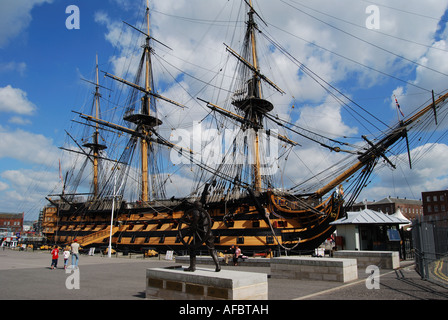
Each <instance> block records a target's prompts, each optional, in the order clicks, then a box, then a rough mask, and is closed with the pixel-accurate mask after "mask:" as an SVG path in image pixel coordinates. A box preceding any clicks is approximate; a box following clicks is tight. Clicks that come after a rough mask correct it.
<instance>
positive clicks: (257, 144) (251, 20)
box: [249, 0, 261, 192]
mask: <svg viewBox="0 0 448 320" xmlns="http://www.w3.org/2000/svg"><path fill="white" fill-rule="evenodd" d="M249 5H250V11H249V28H250V41H251V43H252V61H253V66H254V68H255V70H256V71H257V72H254V73H253V77H252V79H253V80H252V81H253V83H254V87H255V88H254V89H255V96H256V97H261V82H260V79H259V78H258V76H257V73H258V72H259V68H258V57H257V47H256V39H255V27H256V25H255V22H254V13H255V11H254V9H253V7H252V0H249ZM251 120H252V121H253V122H256V121H257V119H256V116H255V114H252V119H251ZM254 151H255V164H254V169H253V175H254V189H255V191H258V192H260V191H261V170H260V141H259V136H258V130H255V135H254Z"/></svg>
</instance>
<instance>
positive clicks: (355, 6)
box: [0, 0, 448, 220]
mask: <svg viewBox="0 0 448 320" xmlns="http://www.w3.org/2000/svg"><path fill="white" fill-rule="evenodd" d="M74 4H75V5H76V6H77V8H78V9H79V20H78V19H77V16H76V11H71V10H67V9H70V7H69V6H70V5H74ZM254 4H255V8H256V10H257V12H258V13H259V15H260V16H261V17H262V18H263V19H264V21H266V24H267V25H266V24H264V23H259V27H260V29H261V31H262V32H263V33H264V34H266V35H268V36H269V37H270V38H272V39H276V41H278V42H279V43H282V45H283V46H284V48H285V49H287V50H288V52H290V53H291V54H292V55H293V56H294V57H295V59H296V61H300V63H303V64H304V65H306V66H307V67H308V68H309V69H311V70H312V71H313V72H315V74H316V75H318V76H319V77H320V78H322V79H325V81H327V82H328V83H331V84H332V85H333V86H335V87H336V88H338V89H339V90H340V91H341V92H343V93H344V94H346V95H347V96H349V97H350V98H351V99H352V100H353V101H356V103H357V104H359V105H361V106H362V107H363V108H364V109H366V110H368V111H369V112H370V113H372V114H374V115H375V116H376V117H378V118H380V119H381V121H382V122H383V123H386V124H387V125H390V124H392V123H393V122H395V121H397V111H396V106H395V101H394V98H393V97H394V96H396V97H397V99H398V100H399V103H400V106H401V108H402V111H403V112H404V113H405V114H410V113H411V112H413V111H414V110H415V109H416V108H418V107H419V106H420V105H421V104H422V103H424V102H425V101H427V100H428V99H430V97H431V90H434V91H435V92H436V95H438V94H441V93H443V92H444V91H445V90H446V89H448V64H447V61H448V43H447V41H448V28H446V26H447V23H448V13H447V9H448V4H447V3H446V1H444V0H428V1H424V2H423V1H417V0H412V1H408V0H395V1H393V2H391V1H385V0H375V1H364V0H362V1H361V0H338V1H330V0H313V1H311V0H274V1H273V0H257V1H254ZM145 5H146V0H142V1H131V0H102V1H87V0H78V1H68V0H37V1H36V0H15V1H9V0H0V212H25V219H30V220H31V219H36V218H37V215H38V213H39V210H40V209H41V208H42V207H43V206H44V205H45V204H46V201H45V196H46V195H47V194H50V193H53V192H56V193H57V192H60V189H61V183H60V178H59V163H60V160H61V159H64V156H63V155H62V152H61V150H59V149H58V147H60V146H63V145H64V143H66V139H67V136H66V134H65V131H64V130H65V129H68V128H70V127H71V126H72V125H73V124H72V123H71V122H70V120H71V119H73V118H75V116H74V115H73V113H71V110H80V109H82V108H83V106H84V105H85V104H86V101H87V98H86V97H88V96H89V94H91V92H92V88H91V87H89V85H88V84H86V83H85V82H83V81H82V80H81V78H85V79H89V80H93V79H94V72H93V71H94V66H95V55H96V54H98V57H99V60H100V69H101V70H105V71H107V72H110V73H113V74H116V75H118V76H124V75H126V74H127V75H132V74H133V73H134V72H135V69H133V68H135V67H128V66H129V63H132V62H133V61H134V62H138V59H139V55H140V54H141V48H140V45H141V44H142V41H141V40H142V39H141V37H140V35H139V33H138V32H135V30H133V29H132V28H129V27H127V26H126V25H124V24H123V23H122V21H123V20H124V21H126V22H128V23H130V24H132V25H135V26H138V27H141V26H142V23H143V21H144V9H145ZM150 8H151V18H152V20H151V32H152V35H153V36H154V37H155V38H156V39H158V40H160V41H162V42H163V43H165V44H167V45H168V46H169V47H170V48H171V49H172V50H169V49H167V48H166V47H164V46H162V45H156V46H155V52H156V54H157V55H158V57H160V59H161V60H163V61H166V62H167V63H168V65H170V66H171V68H170V69H169V70H167V69H163V68H159V69H157V67H156V70H155V71H156V72H157V71H160V73H159V75H158V76H159V77H158V79H159V80H160V81H161V87H160V88H161V89H160V90H161V92H162V93H163V94H164V95H165V94H166V95H167V96H170V97H176V99H175V100H177V101H181V102H182V103H188V104H189V105H190V106H191V107H190V109H189V110H188V112H185V113H183V114H182V113H178V114H176V115H175V116H173V114H172V113H171V112H170V111H169V109H165V110H162V116H163V117H165V120H168V123H169V124H170V125H171V126H176V125H180V124H181V123H183V122H185V121H186V122H188V121H190V122H193V121H194V120H199V119H201V117H203V116H204V114H205V113H204V112H205V108H203V107H201V106H199V103H198V101H197V100H196V99H195V97H196V96H201V97H203V98H205V99H210V100H213V101H217V102H220V101H223V100H225V97H224V95H223V94H221V95H219V94H217V93H216V91H212V90H211V89H210V90H209V89H207V87H206V86H205V83H208V84H212V86H211V88H216V87H218V86H225V85H226V84H227V83H228V82H229V83H230V81H231V72H230V71H228V70H227V69H224V66H225V62H226V61H227V60H228V56H229V55H228V53H226V50H225V46H224V45H223V43H226V44H228V45H229V46H232V47H234V48H235V49H238V48H239V47H238V46H239V45H240V42H239V39H240V36H241V33H242V32H243V30H244V23H243V22H242V20H243V19H244V12H241V11H240V8H241V1H240V0H213V1H207V0H160V1H151V5H150ZM372 10H373V11H372ZM78 21H79V25H77V23H78ZM70 26H75V27H79V28H74V29H71V27H70ZM235 27H236V30H237V32H234V31H233V30H234V29H235ZM136 43H137V45H136ZM266 48H267V49H265V50H266V51H265V53H266V54H267V55H268V56H269V58H270V62H269V63H268V62H265V61H263V60H262V61H260V62H261V64H262V67H264V69H263V70H264V73H266V74H269V75H270V77H271V79H272V80H273V81H275V82H276V83H277V84H278V85H279V86H280V87H281V88H282V89H284V90H285V91H286V94H285V95H282V96H278V97H276V101H275V107H276V109H275V112H276V113H278V114H279V115H284V116H285V117H286V116H288V117H290V119H291V120H293V121H295V122H296V123H297V124H300V125H302V126H304V127H307V128H312V129H315V130H319V132H320V133H325V134H326V135H329V136H331V137H342V136H357V137H360V135H361V134H374V132H377V131H379V130H382V129H384V127H382V128H381V127H380V128H375V129H373V130H372V131H368V132H366V131H365V128H364V125H366V123H360V122H357V121H356V120H354V119H353V118H352V117H350V116H349V114H348V113H347V110H344V108H342V107H341V106H340V105H339V104H337V103H335V101H334V100H333V99H332V98H330V97H329V95H328V93H327V92H325V91H323V90H322V87H321V86H319V85H318V84H316V82H315V81H313V80H312V79H310V77H308V76H306V75H304V74H303V73H302V72H299V70H298V66H297V65H296V66H295V67H294V66H293V67H291V64H290V61H287V60H288V59H286V58H285V56H284V55H281V54H279V52H277V51H276V50H274V49H273V48H272V47H269V46H268V47H266ZM288 62H289V63H288ZM132 65H135V63H134V64H132ZM179 70H183V71H184V72H185V73H186V74H188V75H189V76H188V77H187V76H185V74H184V75H182V73H181V71H179ZM227 75H229V76H227ZM218 76H219V77H218ZM171 77H173V78H174V79H176V81H177V83H175V82H173V81H172V78H171ZM197 79H200V80H201V81H198V80H197ZM101 81H106V80H104V79H103V78H102V77H101ZM175 84H176V85H175ZM178 84H180V86H179V85H178ZM179 87H181V88H182V90H180V89H179ZM292 106H294V108H292ZM163 112H165V113H163ZM292 112H294V114H292ZM369 121H372V122H375V121H378V120H375V119H370V120H369ZM373 124H374V125H375V126H379V124H378V123H373ZM447 143H448V141H447V140H446V139H445V140H444V139H439V140H434V141H432V142H430V143H426V142H425V144H423V145H420V146H417V145H416V146H413V147H412V151H411V155H412V156H413V157H414V158H415V159H416V160H415V163H414V166H413V169H412V171H411V170H410V169H409V166H408V164H407V163H406V161H397V169H396V170H392V169H391V168H389V167H387V166H383V167H382V168H381V170H378V171H377V172H376V178H375V180H374V181H372V182H371V183H370V184H369V185H368V187H367V188H366V189H365V191H364V192H363V194H362V195H361V198H367V199H369V200H380V199H382V198H383V197H387V196H389V195H390V196H400V197H408V198H414V199H419V198H420V197H421V192H422V191H426V190H439V189H444V188H447V186H448V176H447V174H446V173H447V172H448V161H446V159H447V158H446V157H448V145H447ZM325 152H327V151H325V150H323V151H322V150H317V149H314V147H307V146H306V144H304V147H303V150H298V151H297V154H299V155H300V157H301V159H302V161H303V162H308V163H310V165H309V166H308V168H311V167H312V166H313V165H315V166H316V168H315V170H316V172H317V171H318V170H319V168H318V167H325V165H328V164H329V163H330V162H331V160H332V158H333V160H335V159H336V156H334V155H331V156H330V157H328V155H326V156H325ZM321 155H322V160H319V161H318V162H319V164H317V163H316V159H320V158H319V157H320V156H321ZM419 155H424V157H423V156H422V157H420V156H419ZM401 158H405V155H403V157H401ZM323 159H326V160H323ZM406 159H407V158H406ZM417 160H418V161H417ZM65 166H68V164H67V163H66V162H64V161H63V162H62V167H63V168H64V167H65ZM311 169H312V168H311ZM290 173H291V174H299V173H298V172H294V170H292V169H290Z"/></svg>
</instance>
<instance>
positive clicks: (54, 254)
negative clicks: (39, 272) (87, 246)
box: [50, 239, 79, 270]
mask: <svg viewBox="0 0 448 320" xmlns="http://www.w3.org/2000/svg"><path fill="white" fill-rule="evenodd" d="M62 255H63V257H64V269H67V266H68V258H69V257H70V255H71V256H72V266H73V267H74V268H77V267H78V261H79V243H78V241H77V240H76V239H75V240H73V243H72V244H71V245H70V248H68V247H65V249H64V252H63V253H62ZM58 260H59V248H58V246H56V245H55V246H54V247H53V250H51V266H50V268H51V269H52V270H53V269H55V268H57V267H58Z"/></svg>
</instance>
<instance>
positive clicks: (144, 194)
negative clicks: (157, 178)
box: [140, 0, 151, 202]
mask: <svg viewBox="0 0 448 320" xmlns="http://www.w3.org/2000/svg"><path fill="white" fill-rule="evenodd" d="M146 26H147V34H146V43H145V46H144V50H145V53H144V55H145V57H146V64H145V66H146V73H145V90H146V91H147V92H149V91H151V87H150V82H149V80H150V78H149V72H150V47H149V40H150V34H149V0H147V1H146ZM142 104H143V105H142V114H143V115H147V116H150V112H151V111H150V110H151V109H150V106H151V101H150V98H149V94H148V93H146V94H145V95H144V97H143V98H142ZM141 129H142V133H143V134H144V135H145V136H147V135H148V136H149V135H151V133H150V132H149V131H148V128H147V127H145V126H142V128H141ZM140 147H141V159H142V190H141V200H142V201H143V202H147V201H148V200H149V184H148V142H147V141H146V139H140Z"/></svg>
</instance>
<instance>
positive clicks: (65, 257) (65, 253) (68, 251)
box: [63, 246, 70, 269]
mask: <svg viewBox="0 0 448 320" xmlns="http://www.w3.org/2000/svg"><path fill="white" fill-rule="evenodd" d="M63 256H64V269H67V264H68V258H69V257H70V250H69V248H68V247H67V246H66V247H65V249H64V253H63Z"/></svg>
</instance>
